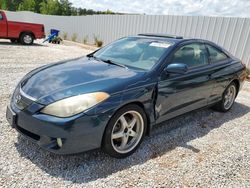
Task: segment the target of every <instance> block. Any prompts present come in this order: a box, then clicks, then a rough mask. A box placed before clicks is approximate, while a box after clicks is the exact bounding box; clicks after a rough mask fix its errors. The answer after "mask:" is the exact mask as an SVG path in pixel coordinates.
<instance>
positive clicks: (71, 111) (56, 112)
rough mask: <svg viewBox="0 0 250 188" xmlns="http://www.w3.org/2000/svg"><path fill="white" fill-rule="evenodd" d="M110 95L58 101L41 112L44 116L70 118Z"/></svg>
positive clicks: (92, 95)
mask: <svg viewBox="0 0 250 188" xmlns="http://www.w3.org/2000/svg"><path fill="white" fill-rule="evenodd" d="M108 97H109V94H107V93H104V92H96V93H87V94H82V95H77V96H73V97H69V98H66V99H62V100H59V101H56V102H54V103H52V104H49V105H48V106H46V107H45V108H43V109H42V110H41V112H42V113H44V114H49V115H53V116H58V117H70V116H73V115H75V114H78V113H80V112H83V111H84V110H87V109H88V108H91V107H93V106H95V105H96V104H98V103H100V102H102V101H104V100H105V99H107V98H108Z"/></svg>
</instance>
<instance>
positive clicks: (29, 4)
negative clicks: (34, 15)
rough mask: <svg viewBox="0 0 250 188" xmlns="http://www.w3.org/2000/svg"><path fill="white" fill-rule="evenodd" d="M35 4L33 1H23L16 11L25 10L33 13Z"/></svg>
mask: <svg viewBox="0 0 250 188" xmlns="http://www.w3.org/2000/svg"><path fill="white" fill-rule="evenodd" d="M35 6H36V2H35V0H23V2H22V3H20V4H19V6H18V10H20V11H22V10H27V11H33V12H34V11H35Z"/></svg>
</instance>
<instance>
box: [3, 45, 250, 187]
mask: <svg viewBox="0 0 250 188" xmlns="http://www.w3.org/2000/svg"><path fill="white" fill-rule="evenodd" d="M86 53H87V51H86V50H84V49H81V48H79V47H74V46H63V45H47V44H46V45H41V43H39V41H38V44H36V45H34V46H30V47H27V46H20V45H11V44H10V43H8V42H6V41H4V40H1V41H0V80H1V82H0V97H1V99H0V187H133V186H137V187H250V129H249V128H250V100H249V98H250V83H245V85H244V88H243V90H242V91H241V92H240V94H239V96H238V97H237V100H236V103H235V105H234V106H233V108H232V109H231V110H230V111H229V112H228V113H218V112H214V111H212V110H210V109H206V110H199V111H196V112H192V113H189V114H187V115H184V116H181V117H178V118H175V119H174V120H170V121H168V122H165V123H163V124H162V125H160V126H158V127H157V128H155V129H154V130H153V132H152V135H151V136H150V137H146V139H145V140H144V142H143V143H142V145H141V147H140V148H139V150H138V151H137V152H136V153H135V154H134V155H132V156H130V157H128V158H126V159H123V160H118V159H113V158H110V157H109V156H107V155H105V154H103V153H102V152H100V151H99V150H97V151H91V152H88V153H83V154H78V155H70V156H59V155H54V154H51V153H48V152H47V151H44V150H42V149H40V148H39V147H38V146H37V145H35V144H33V143H31V142H29V141H28V140H26V139H25V138H23V137H21V136H19V135H18V134H17V132H16V131H15V130H13V129H11V128H10V127H8V123H7V122H6V119H5V109H6V105H7V104H8V103H9V99H10V95H11V93H12V91H13V89H14V87H15V85H16V84H17V82H18V81H19V80H20V79H21V78H22V77H23V76H24V75H25V74H26V73H27V72H29V71H30V70H32V69H34V68H35V67H39V66H41V65H44V64H47V63H51V62H56V61H59V60H63V59H70V58H75V57H79V56H83V55H84V54H86Z"/></svg>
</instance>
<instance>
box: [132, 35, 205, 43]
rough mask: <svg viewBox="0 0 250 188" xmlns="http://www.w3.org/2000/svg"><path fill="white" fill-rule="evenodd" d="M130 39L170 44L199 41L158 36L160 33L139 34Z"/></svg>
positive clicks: (176, 36) (171, 36)
mask: <svg viewBox="0 0 250 188" xmlns="http://www.w3.org/2000/svg"><path fill="white" fill-rule="evenodd" d="M131 37H139V38H149V39H154V40H158V41H167V42H171V43H175V44H177V43H181V42H184V41H201V40H200V39H194V38H183V36H178V35H169V34H160V33H140V34H138V35H133V36H131Z"/></svg>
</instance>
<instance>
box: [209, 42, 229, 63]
mask: <svg viewBox="0 0 250 188" xmlns="http://www.w3.org/2000/svg"><path fill="white" fill-rule="evenodd" d="M207 49H208V52H209V60H210V63H217V62H220V61H224V60H226V59H227V58H228V57H227V55H226V54H225V53H224V52H222V51H221V50H219V49H217V48H215V47H213V46H210V45H207Z"/></svg>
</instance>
